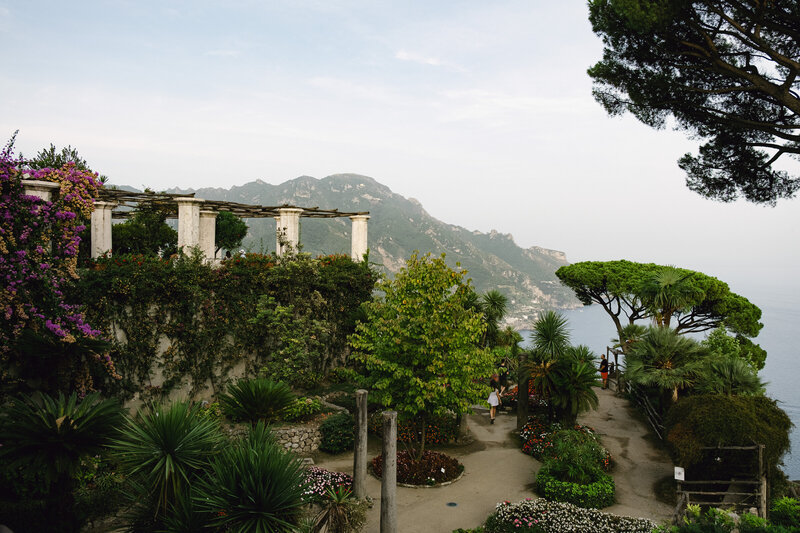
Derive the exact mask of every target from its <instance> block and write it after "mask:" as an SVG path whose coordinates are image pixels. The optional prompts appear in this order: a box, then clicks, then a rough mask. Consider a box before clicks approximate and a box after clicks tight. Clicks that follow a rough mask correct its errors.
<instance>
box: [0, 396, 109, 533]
mask: <svg viewBox="0 0 800 533" xmlns="http://www.w3.org/2000/svg"><path fill="white" fill-rule="evenodd" d="M122 420H123V411H122V407H121V406H120V404H119V402H117V401H116V400H109V399H103V398H101V397H100V395H99V394H97V393H91V394H89V395H87V396H86V397H85V398H83V399H82V400H79V399H78V395H77V394H76V393H72V394H71V395H70V396H64V395H63V394H59V395H58V397H55V398H54V397H52V396H50V395H47V394H41V393H37V394H35V395H34V396H32V397H19V398H15V399H13V400H12V402H11V403H10V405H8V406H7V407H5V408H4V409H3V410H2V414H0V443H2V446H0V456H2V457H3V459H4V461H5V462H6V466H7V467H8V468H26V469H30V470H31V471H34V472H43V473H44V474H45V482H46V483H48V484H49V489H50V490H49V493H50V494H51V495H52V496H53V497H54V498H53V502H52V504H51V505H49V506H48V507H47V509H46V510H47V511H48V512H52V513H53V523H52V526H53V528H58V527H64V528H66V529H67V530H68V529H69V528H70V527H75V528H77V527H79V526H77V525H76V524H77V522H76V520H77V519H76V517H75V516H74V512H73V511H74V501H73V495H72V490H73V489H74V487H75V475H76V473H77V471H78V468H79V467H80V464H81V459H83V458H85V457H88V456H90V455H96V454H98V453H100V452H101V451H102V450H103V449H104V447H105V445H106V444H107V443H108V442H109V439H110V437H111V435H112V434H113V433H114V431H116V428H117V426H118V425H119V424H120V423H121V422H122ZM54 531H55V529H54Z"/></svg>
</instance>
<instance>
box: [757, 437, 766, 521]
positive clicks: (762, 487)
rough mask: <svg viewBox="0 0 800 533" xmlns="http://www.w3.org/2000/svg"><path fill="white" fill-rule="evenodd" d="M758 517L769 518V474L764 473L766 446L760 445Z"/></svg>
mask: <svg viewBox="0 0 800 533" xmlns="http://www.w3.org/2000/svg"><path fill="white" fill-rule="evenodd" d="M758 480H759V481H760V483H759V485H758V516H760V517H761V518H764V519H766V518H767V473H766V472H765V471H764V445H763V444H759V445H758Z"/></svg>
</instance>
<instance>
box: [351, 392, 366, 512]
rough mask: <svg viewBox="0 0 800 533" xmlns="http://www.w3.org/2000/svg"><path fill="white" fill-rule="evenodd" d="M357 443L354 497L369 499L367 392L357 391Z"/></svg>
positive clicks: (354, 465) (354, 453) (354, 466)
mask: <svg viewBox="0 0 800 533" xmlns="http://www.w3.org/2000/svg"><path fill="white" fill-rule="evenodd" d="M356 416H357V417H358V420H357V423H356V443H355V450H354V452H353V496H355V497H356V498H358V499H359V500H363V499H364V498H366V497H367V391H365V390H364V389H358V390H357V391H356Z"/></svg>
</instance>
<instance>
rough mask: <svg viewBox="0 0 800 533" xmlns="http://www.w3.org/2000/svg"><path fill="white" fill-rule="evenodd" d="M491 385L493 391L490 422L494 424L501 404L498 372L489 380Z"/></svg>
mask: <svg viewBox="0 0 800 533" xmlns="http://www.w3.org/2000/svg"><path fill="white" fill-rule="evenodd" d="M489 387H491V389H492V392H491V393H489V399H488V400H486V401H488V402H489V419H490V422H489V423H490V424H494V417H495V416H496V415H497V406H498V405H500V377H499V376H498V375H497V374H492V379H491V381H489Z"/></svg>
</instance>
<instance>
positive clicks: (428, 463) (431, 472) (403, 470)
mask: <svg viewBox="0 0 800 533" xmlns="http://www.w3.org/2000/svg"><path fill="white" fill-rule="evenodd" d="M372 471H373V472H374V473H375V475H376V476H378V477H381V476H382V475H383V455H379V456H377V457H375V458H374V459H373V460H372ZM463 471H464V466H463V465H462V464H461V463H459V462H458V460H456V459H454V458H453V457H450V456H449V455H445V454H443V453H439V452H431V451H426V452H425V453H424V454H423V455H422V457H421V458H420V460H419V461H414V460H413V457H411V454H410V453H409V452H407V451H405V450H404V451H401V452H397V482H398V483H405V484H408V485H438V484H439V483H445V482H447V481H453V480H454V479H456V478H457V477H458V476H460V475H461V472H463Z"/></svg>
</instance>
